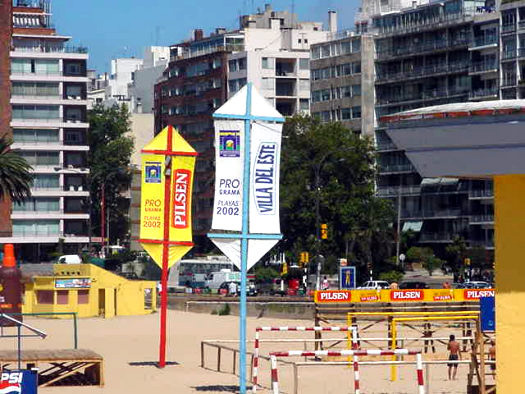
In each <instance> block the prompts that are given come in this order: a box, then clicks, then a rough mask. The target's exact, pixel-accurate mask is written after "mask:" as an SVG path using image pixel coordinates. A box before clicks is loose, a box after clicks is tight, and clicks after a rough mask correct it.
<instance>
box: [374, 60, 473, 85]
mask: <svg viewBox="0 0 525 394" xmlns="http://www.w3.org/2000/svg"><path fill="white" fill-rule="evenodd" d="M468 68H469V62H458V63H451V64H446V63H445V64H435V65H431V66H425V67H417V68H414V69H412V70H405V71H400V72H397V73H381V74H378V76H377V80H378V81H384V80H398V79H407V78H417V77H426V76H429V75H432V74H440V73H449V72H461V71H467V70H468Z"/></svg>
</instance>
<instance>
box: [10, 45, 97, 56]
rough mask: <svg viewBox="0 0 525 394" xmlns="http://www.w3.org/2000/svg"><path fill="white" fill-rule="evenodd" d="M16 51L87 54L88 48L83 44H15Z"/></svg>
mask: <svg viewBox="0 0 525 394" xmlns="http://www.w3.org/2000/svg"><path fill="white" fill-rule="evenodd" d="M13 50H14V51H15V52H44V53H81V54H87V53H88V49H87V48H86V47H82V46H70V45H65V46H51V45H35V46H26V47H20V46H18V47H17V46H15V47H14V48H13Z"/></svg>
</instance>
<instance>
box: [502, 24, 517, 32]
mask: <svg viewBox="0 0 525 394" xmlns="http://www.w3.org/2000/svg"><path fill="white" fill-rule="evenodd" d="M514 31H516V23H509V24H506V25H501V32H502V33H503V34H505V33H512V32H514Z"/></svg>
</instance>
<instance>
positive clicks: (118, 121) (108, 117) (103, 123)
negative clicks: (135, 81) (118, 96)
mask: <svg viewBox="0 0 525 394" xmlns="http://www.w3.org/2000/svg"><path fill="white" fill-rule="evenodd" d="M88 120H89V126H90V130H89V134H88V142H89V159H88V162H89V167H90V171H91V198H92V212H91V218H92V228H93V231H94V233H95V234H101V228H100V212H101V194H102V193H101V192H102V188H103V187H104V190H105V200H106V207H107V209H109V221H110V234H109V235H110V242H115V241H116V240H117V239H121V240H123V239H125V238H126V237H127V234H128V220H127V211H128V205H129V202H128V200H127V199H126V198H125V197H124V196H122V192H123V191H125V190H128V189H129V188H130V186H131V176H132V175H131V171H130V158H131V154H132V153H133V137H132V136H131V135H130V120H129V113H128V110H127V108H126V106H117V105H115V106H113V107H111V108H105V107H103V106H100V105H99V106H95V107H94V108H93V109H92V110H90V111H89V113H88Z"/></svg>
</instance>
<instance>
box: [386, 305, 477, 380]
mask: <svg viewBox="0 0 525 394" xmlns="http://www.w3.org/2000/svg"><path fill="white" fill-rule="evenodd" d="M436 313H441V312H436ZM445 313H446V312H445ZM463 313H464V312H463ZM478 319H479V316H474V315H473V314H467V315H463V316H457V315H456V316H420V317H394V318H393V319H392V323H391V326H390V327H391V328H390V333H391V335H392V345H391V348H392V349H395V348H396V347H397V322H408V321H435V320H475V321H477V320H478ZM395 359H396V356H392V361H395ZM390 368H391V369H390V372H391V374H390V380H391V381H392V382H395V381H396V380H397V368H396V366H395V365H392V366H391V367H390Z"/></svg>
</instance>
